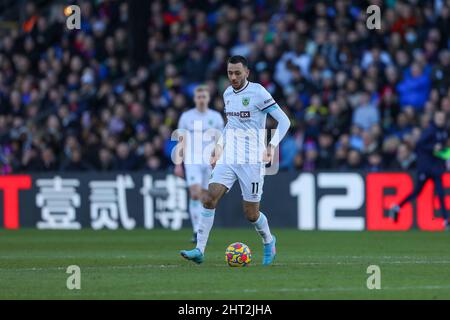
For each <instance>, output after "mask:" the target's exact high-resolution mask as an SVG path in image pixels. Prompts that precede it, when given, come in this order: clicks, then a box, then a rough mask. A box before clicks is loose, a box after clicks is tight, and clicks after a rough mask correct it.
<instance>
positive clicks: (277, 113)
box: [256, 86, 291, 162]
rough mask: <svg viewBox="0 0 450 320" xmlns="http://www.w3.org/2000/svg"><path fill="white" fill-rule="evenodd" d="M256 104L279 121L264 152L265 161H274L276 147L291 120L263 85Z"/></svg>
mask: <svg viewBox="0 0 450 320" xmlns="http://www.w3.org/2000/svg"><path fill="white" fill-rule="evenodd" d="M256 106H257V108H258V109H259V110H260V111H261V112H263V113H268V114H270V115H271V116H272V118H274V119H275V120H276V121H277V122H278V124H277V128H276V130H275V133H274V135H273V137H272V139H271V140H270V142H269V145H268V146H267V148H266V150H265V152H264V154H263V161H264V162H270V161H272V157H273V154H274V151H275V148H276V147H277V146H278V144H279V143H280V141H281V140H282V139H283V137H284V136H285V135H286V133H287V131H288V130H289V127H290V126H291V121H290V120H289V118H288V116H287V115H286V114H285V113H284V111H283V110H281V108H280V107H279V106H278V104H277V103H276V101H275V99H274V98H273V97H272V95H271V94H270V93H269V92H268V91H267V90H266V89H265V88H264V87H263V86H260V94H259V101H258V103H257V104H256Z"/></svg>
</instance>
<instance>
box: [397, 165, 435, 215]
mask: <svg viewBox="0 0 450 320" xmlns="http://www.w3.org/2000/svg"><path fill="white" fill-rule="evenodd" d="M428 179H430V176H429V175H428V174H426V173H424V172H419V173H418V179H417V183H416V185H415V186H414V190H413V191H412V192H411V193H410V194H409V195H407V196H406V197H405V198H404V199H403V200H402V201H400V203H399V204H394V205H393V206H392V207H391V209H390V210H389V216H390V217H391V218H393V219H394V220H395V221H397V220H398V215H399V213H400V209H401V208H402V207H403V206H404V205H405V204H406V203H408V202H410V201H412V200H414V199H415V198H416V197H417V196H418V195H419V194H420V193H421V192H422V189H423V187H424V186H425V183H426V182H427V181H428Z"/></svg>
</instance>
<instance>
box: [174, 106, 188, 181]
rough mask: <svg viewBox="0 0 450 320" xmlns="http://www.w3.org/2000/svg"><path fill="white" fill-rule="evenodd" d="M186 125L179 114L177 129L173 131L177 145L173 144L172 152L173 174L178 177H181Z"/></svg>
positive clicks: (183, 118)
mask: <svg viewBox="0 0 450 320" xmlns="http://www.w3.org/2000/svg"><path fill="white" fill-rule="evenodd" d="M186 130H187V128H186V126H185V117H184V116H183V115H181V117H180V121H179V122H178V130H176V132H175V139H177V140H178V143H177V145H176V146H175V153H174V163H175V169H174V174H175V175H176V176H179V177H183V160H184V152H185V146H186V137H185V136H186Z"/></svg>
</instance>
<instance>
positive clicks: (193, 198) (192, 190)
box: [189, 184, 202, 243]
mask: <svg viewBox="0 0 450 320" xmlns="http://www.w3.org/2000/svg"><path fill="white" fill-rule="evenodd" d="M189 195H190V199H189V215H190V217H191V222H192V230H193V233H194V234H193V236H192V242H193V243H196V242H197V232H198V223H199V220H200V214H201V211H202V200H201V199H202V187H201V186H200V184H194V185H192V186H190V187H189Z"/></svg>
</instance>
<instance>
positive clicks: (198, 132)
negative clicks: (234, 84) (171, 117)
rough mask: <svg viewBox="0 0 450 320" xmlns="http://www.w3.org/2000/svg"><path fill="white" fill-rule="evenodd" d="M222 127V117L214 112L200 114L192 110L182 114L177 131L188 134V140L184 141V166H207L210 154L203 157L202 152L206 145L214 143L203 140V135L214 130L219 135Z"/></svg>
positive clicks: (209, 110)
mask: <svg viewBox="0 0 450 320" xmlns="http://www.w3.org/2000/svg"><path fill="white" fill-rule="evenodd" d="M223 127H224V121H223V118H222V115H221V114H220V113H219V112H217V111H215V110H211V109H207V110H206V111H205V112H200V111H198V110H197V109H196V108H192V109H190V110H188V111H185V112H183V113H182V114H181V116H180V120H179V122H178V129H181V130H187V131H188V132H189V139H187V140H186V141H185V142H186V144H185V155H184V162H185V164H209V156H210V152H208V153H207V156H206V157H204V156H203V155H204V150H205V148H206V147H207V146H208V145H212V146H214V141H213V140H211V141H208V140H207V139H204V138H205V135H204V134H205V132H206V131H208V130H209V131H210V132H211V130H210V129H214V130H217V131H216V134H217V135H220V133H221V132H222V130H223ZM200 139H201V140H200ZM204 158H206V159H204Z"/></svg>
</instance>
